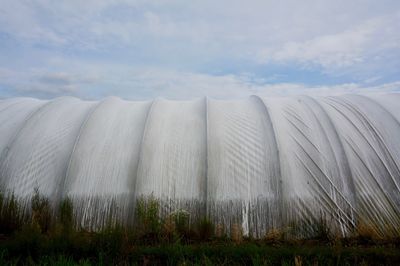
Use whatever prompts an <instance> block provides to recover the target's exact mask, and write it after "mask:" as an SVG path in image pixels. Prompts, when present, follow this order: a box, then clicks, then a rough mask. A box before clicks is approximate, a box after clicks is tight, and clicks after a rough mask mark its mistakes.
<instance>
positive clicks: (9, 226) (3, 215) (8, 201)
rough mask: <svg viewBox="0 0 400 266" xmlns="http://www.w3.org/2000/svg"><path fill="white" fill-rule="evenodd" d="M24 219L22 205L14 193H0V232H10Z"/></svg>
mask: <svg viewBox="0 0 400 266" xmlns="http://www.w3.org/2000/svg"><path fill="white" fill-rule="evenodd" d="M23 221H24V215H23V211H22V207H21V205H20V203H19V202H18V200H17V198H16V197H15V196H14V193H12V194H11V195H8V196H7V197H4V196H3V194H0V233H3V234H12V233H13V232H15V231H16V230H18V229H20V228H21V226H22V224H23Z"/></svg>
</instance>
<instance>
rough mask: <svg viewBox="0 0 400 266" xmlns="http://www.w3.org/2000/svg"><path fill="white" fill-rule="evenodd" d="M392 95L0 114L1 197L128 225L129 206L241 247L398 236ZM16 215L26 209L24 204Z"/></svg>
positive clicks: (398, 147)
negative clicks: (316, 228)
mask: <svg viewBox="0 0 400 266" xmlns="http://www.w3.org/2000/svg"><path fill="white" fill-rule="evenodd" d="M399 103H400V95H399V94H386V95H373V96H369V95H344V96H335V97H333V96H332V97H309V96H298V97H282V98H264V97H259V96H251V97H249V98H246V99H240V100H215V99H210V98H202V99H196V100H191V101H172V100H165V99H155V100H153V101H126V100H121V99H119V98H114V97H111V98H106V99H104V100H102V101H96V102H95V101H83V100H79V99H77V98H72V97H62V98H57V99H54V100H38V99H32V98H13V99H6V100H1V101H0V185H1V190H2V192H3V193H14V195H15V196H16V197H18V198H20V199H26V200H27V199H30V197H31V196H32V195H33V193H34V191H35V190H37V191H39V193H40V194H41V195H44V196H46V197H48V198H49V199H50V202H51V203H52V204H57V203H58V202H60V201H61V200H62V199H64V198H69V199H71V200H72V201H73V202H74V206H75V210H74V211H75V217H76V222H77V223H78V224H79V225H81V226H83V227H86V228H91V229H96V228H99V227H101V226H102V225H104V223H105V222H106V220H107V219H110V217H111V219H112V220H113V221H118V222H121V223H124V224H129V223H132V222H134V220H135V211H134V210H135V205H136V204H137V201H138V199H142V198H150V197H151V198H155V199H156V200H158V201H159V202H160V204H161V206H162V207H161V209H160V212H161V215H164V216H165V215H169V214H171V213H173V212H177V211H185V212H187V213H189V215H190V217H191V218H190V219H192V220H195V219H196V217H202V216H207V217H210V219H211V220H212V221H213V222H214V223H215V224H221V225H223V226H224V227H226V228H228V229H229V228H231V227H232V225H239V226H240V227H241V228H242V230H243V232H244V234H245V235H252V236H256V237H258V236H262V235H265V233H266V232H268V231H270V230H271V229H273V228H288V227H293V226H294V225H296V224H297V225H299V224H301V226H299V229H298V230H299V231H298V233H299V234H300V235H307V232H308V231H307V228H308V226H310V227H311V226H312V225H313V224H314V223H315V221H319V220H320V219H323V220H324V221H327V223H328V224H329V226H330V227H331V229H332V230H334V231H336V232H338V233H339V234H341V235H343V236H345V235H347V234H348V233H349V232H350V231H351V230H352V228H354V227H355V226H357V225H358V224H360V223H363V224H368V225H371V226H372V227H373V228H374V230H376V231H377V232H378V233H379V234H380V235H390V234H393V233H396V234H399V233H400V232H398V230H399V229H400V104H399ZM27 202H28V200H27Z"/></svg>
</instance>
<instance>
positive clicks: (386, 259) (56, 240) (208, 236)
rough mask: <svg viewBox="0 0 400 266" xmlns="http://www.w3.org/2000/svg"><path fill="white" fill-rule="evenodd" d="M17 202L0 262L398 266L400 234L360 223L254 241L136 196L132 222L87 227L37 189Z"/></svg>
mask: <svg viewBox="0 0 400 266" xmlns="http://www.w3.org/2000/svg"><path fill="white" fill-rule="evenodd" d="M24 204H25V205H24ZM23 206H26V203H23V202H20V201H19V200H18V199H17V198H16V197H15V196H14V195H13V194H10V195H7V196H3V195H1V194H0V229H1V231H0V265H14V264H15V265H33V264H38V265H112V264H121V265H127V264H133V265H135V264H138V265H142V264H145V265H165V264H168V265H216V264H220V265H249V264H250V265H376V264H380V265H400V248H399V247H400V239H399V238H393V239H382V238H378V237H376V231H375V230H374V228H373V227H371V226H368V225H365V224H363V225H362V226H360V227H359V228H358V230H355V232H356V234H355V235H354V236H352V237H347V238H338V237H336V236H334V234H333V233H332V232H331V231H330V230H329V227H328V225H327V223H326V221H325V220H324V219H321V220H320V221H315V222H314V224H313V226H312V228H311V230H313V231H314V236H315V237H313V238H312V239H296V238H293V239H291V238H288V237H287V232H286V231H287V230H278V229H272V230H270V231H269V232H268V233H267V234H266V235H265V238H263V239H258V240H257V239H251V238H248V237H244V236H243V233H242V230H241V227H240V225H238V224H232V226H231V228H230V230H229V232H230V234H229V236H227V234H226V232H227V231H226V230H225V227H224V225H223V224H217V225H214V224H213V223H212V222H211V221H210V220H209V219H208V218H207V217H202V218H201V219H198V220H197V221H194V222H193V221H192V220H191V217H190V213H188V212H186V211H184V210H177V211H175V212H173V213H172V214H170V215H169V216H167V217H164V218H162V217H160V203H159V202H158V201H157V200H156V199H155V198H153V197H150V198H142V199H139V200H138V201H137V204H136V206H137V207H136V212H135V215H136V216H135V220H136V223H135V224H132V225H131V226H121V225H118V223H117V224H114V223H109V224H108V225H107V226H105V227H104V228H102V229H101V230H98V231H96V232H91V231H86V230H84V229H82V228H79V227H77V226H76V225H75V222H74V206H73V204H72V201H71V200H70V199H68V198H67V199H64V200H63V201H61V202H60V204H59V205H58V206H55V207H52V206H51V204H50V203H49V201H48V200H47V199H46V198H45V197H43V196H41V195H40V194H39V192H38V191H37V190H35V193H34V195H33V197H32V198H31V201H30V204H29V206H30V209H28V210H27V209H26V208H24V207H23ZM295 226H297V227H301V226H302V224H301V223H299V224H295V225H294V227H295Z"/></svg>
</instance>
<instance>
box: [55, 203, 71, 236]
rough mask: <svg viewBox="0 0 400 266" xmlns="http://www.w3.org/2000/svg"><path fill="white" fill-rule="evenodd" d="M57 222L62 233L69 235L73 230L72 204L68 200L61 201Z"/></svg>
mask: <svg viewBox="0 0 400 266" xmlns="http://www.w3.org/2000/svg"><path fill="white" fill-rule="evenodd" d="M58 211H59V213H58V217H59V221H60V223H61V226H62V229H63V231H64V232H66V233H69V232H71V231H72V229H73V222H74V220H73V204H72V201H71V200H70V199H69V198H65V199H63V200H62V201H61V203H60V206H59V210H58Z"/></svg>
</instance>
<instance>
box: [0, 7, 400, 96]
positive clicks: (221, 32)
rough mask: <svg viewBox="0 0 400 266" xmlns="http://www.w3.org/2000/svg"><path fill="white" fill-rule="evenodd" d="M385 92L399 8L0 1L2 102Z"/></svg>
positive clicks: (398, 56)
mask: <svg viewBox="0 0 400 266" xmlns="http://www.w3.org/2000/svg"><path fill="white" fill-rule="evenodd" d="M387 92H400V1H398V0H393V1H387V0H379V1H377V0H346V1H342V0H302V1H299V0H280V1H268V0H264V1H252V0H248V1H242V0H241V1H237V0H220V1H215V0H214V1H208V0H201V1H197V0H191V1H187V0H171V1H168V0H157V1H155V0H146V1H145V0H143V1H141V0H138V1H135V0H132V1H127V0H120V1H115V0H114V1H107V0H85V1H82V0H68V1H61V0H60V1H51V0H31V1H28V0H0V98H8V97H20V96H21V97H36V98H44V99H51V98H55V97H59V96H74V97H79V98H82V99H89V100H91V99H102V98H104V97H107V96H118V97H121V98H124V99H131V100H146V99H153V98H159V97H160V98H167V99H193V98H198V97H204V96H207V97H211V98H217V99H226V98H232V99H233V98H243V97H247V96H248V95H253V94H258V95H261V96H282V95H297V94H309V95H337V94H345V93H387Z"/></svg>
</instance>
